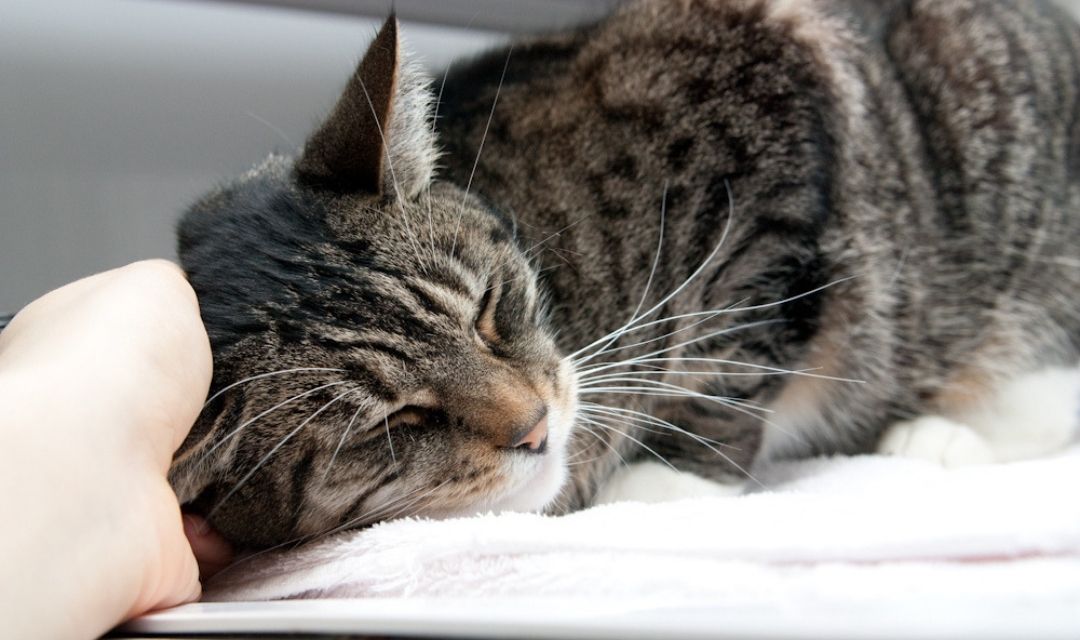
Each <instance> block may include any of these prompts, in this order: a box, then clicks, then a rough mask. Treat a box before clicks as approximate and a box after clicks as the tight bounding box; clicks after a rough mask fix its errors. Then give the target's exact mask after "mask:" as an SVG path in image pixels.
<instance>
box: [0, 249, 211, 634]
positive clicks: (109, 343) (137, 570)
mask: <svg viewBox="0 0 1080 640" xmlns="http://www.w3.org/2000/svg"><path fill="white" fill-rule="evenodd" d="M211 367H212V361H211V356H210V345H209V341H208V339H207V336H206V331H205V329H204V328H203V325H202V322H201V320H200V318H199V307H198V302H197V301H196V298H195V294H194V292H193V291H192V290H191V287H190V286H188V283H187V281H186V280H185V278H184V275H183V273H182V272H181V271H180V269H179V268H178V267H177V266H175V265H173V264H171V263H169V262H165V261H148V262H139V263H135V264H132V265H128V266H127V267H123V268H120V269H114V270H112V271H108V272H105V273H101V274H98V275H95V276H91V277H89V278H85V279H83V280H79V281H77V282H74V283H72V284H69V285H67V286H64V287H62V288H60V289H57V290H55V291H52V292H51V293H48V294H46V295H45V296H43V297H41V298H39V299H38V300H36V301H34V302H33V303H31V304H30V305H28V306H27V307H26V308H25V309H23V310H22V311H21V312H20V313H19V314H18V316H16V318H15V319H14V320H13V321H12V323H11V325H10V326H9V327H8V328H7V329H6V330H5V331H4V332H3V333H0V495H3V496H4V501H5V505H4V506H5V509H4V511H5V513H6V517H5V518H4V524H5V526H4V527H3V534H0V571H2V573H3V580H0V620H3V621H4V628H5V630H4V634H5V635H9V637H13V638H95V637H97V636H99V635H101V634H102V633H104V632H106V631H107V630H108V629H110V628H111V627H113V626H114V625H116V624H117V623H119V622H121V621H123V620H126V619H129V618H131V617H133V616H136V615H139V614H141V613H144V612H147V611H151V610H154V609H159V608H163V607H168V606H172V605H177V604H181V603H185V602H191V601H193V600H196V599H198V597H199V594H200V582H199V577H200V569H202V572H203V574H204V575H207V574H209V573H212V572H213V571H214V570H216V569H218V568H220V567H221V566H223V565H224V564H226V563H227V562H228V561H229V558H230V555H231V551H230V549H229V547H228V545H227V544H226V543H225V542H224V541H223V540H222V539H221V538H220V537H218V536H217V535H216V534H215V533H213V532H212V531H209V530H208V528H207V527H206V525H205V522H203V521H201V520H199V519H197V518H195V517H193V516H187V515H183V514H182V513H181V510H180V505H179V504H178V502H177V499H176V496H175V494H173V492H172V489H171V488H170V486H169V484H168V482H167V481H166V473H167V471H168V467H169V462H170V460H171V459H172V456H173V453H174V452H175V451H176V449H177V448H178V447H179V446H180V444H181V442H183V440H184V438H185V436H186V435H187V433H188V430H189V429H190V428H191V425H192V423H193V422H194V421H195V418H196V416H197V415H198V413H199V411H200V409H201V407H202V403H203V401H204V400H205V398H206V392H207V389H208V387H209V385H210V377H211Z"/></svg>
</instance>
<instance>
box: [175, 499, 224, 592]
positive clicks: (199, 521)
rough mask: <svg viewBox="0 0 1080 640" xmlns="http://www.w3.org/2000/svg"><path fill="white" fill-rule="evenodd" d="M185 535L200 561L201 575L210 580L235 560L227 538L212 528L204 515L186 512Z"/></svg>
mask: <svg viewBox="0 0 1080 640" xmlns="http://www.w3.org/2000/svg"><path fill="white" fill-rule="evenodd" d="M184 535H186V536H187V539H188V544H190V545H191V551H192V552H193V553H194V554H195V559H196V560H197V561H198V563H199V575H200V576H201V577H202V579H203V580H208V579H210V578H212V577H213V576H214V574H216V573H217V572H219V571H221V570H222V569H224V568H225V567H227V566H228V565H229V564H230V563H231V562H232V560H233V548H232V545H231V544H229V543H228V541H227V540H225V538H223V537H221V535H220V534H219V533H218V532H217V531H214V530H213V529H211V528H210V523H208V522H207V521H206V520H205V519H204V518H203V517H202V516H197V515H195V514H193V513H185V514H184Z"/></svg>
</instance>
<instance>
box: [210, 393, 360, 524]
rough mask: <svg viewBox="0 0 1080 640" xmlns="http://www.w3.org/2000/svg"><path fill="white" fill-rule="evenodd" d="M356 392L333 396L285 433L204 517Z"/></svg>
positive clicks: (215, 510) (213, 511)
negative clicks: (305, 429) (317, 418)
mask: <svg viewBox="0 0 1080 640" xmlns="http://www.w3.org/2000/svg"><path fill="white" fill-rule="evenodd" d="M358 391H359V389H349V390H348V391H346V392H344V393H341V394H339V395H337V396H335V397H334V399H333V400H330V401H329V402H327V403H326V404H324V405H323V406H321V407H319V409H318V410H316V411H315V412H314V413H312V414H311V415H310V416H308V417H307V418H305V419H304V421H303V422H301V423H300V425H299V426H297V427H296V428H295V429H293V430H292V431H290V432H289V433H287V434H286V435H285V436H284V437H283V438H282V439H281V440H280V441H278V443H277V444H276V445H274V446H273V448H271V449H270V451H269V452H268V453H267V454H266V455H265V456H263V457H262V458H261V459H260V460H259V462H258V463H256V464H255V466H254V467H252V468H251V470H250V471H248V472H247V473H246V474H245V475H244V476H243V477H242V478H240V480H239V481H238V482H237V483H236V484H235V485H233V488H232V489H230V490H229V492H228V493H226V494H225V497H224V498H222V499H221V500H218V501H217V503H216V504H215V505H214V507H213V508H212V509H211V510H210V513H209V514H207V516H206V517H207V518H212V517H213V516H214V514H215V513H216V512H217V511H218V509H220V508H221V506H222V505H223V504H225V502H227V501H228V499H229V498H231V497H232V496H233V495H235V494H236V492H237V491H239V490H240V488H241V487H242V486H244V484H245V483H246V482H247V481H248V480H250V479H251V477H252V476H253V475H255V472H257V471H258V470H259V469H261V468H262V466H263V465H264V464H266V463H267V462H268V461H269V460H270V458H272V457H273V456H274V454H275V453H277V452H278V450H280V449H281V447H283V446H285V444H286V443H287V442H288V441H289V440H291V439H292V437H293V436H295V435H296V434H297V433H299V432H300V430H301V429H303V428H304V427H306V426H307V425H308V423H310V422H311V421H312V420H314V419H315V418H316V417H318V416H319V414H321V413H322V412H323V411H326V410H327V409H329V408H330V407H331V406H333V405H334V403H336V402H337V401H338V400H341V399H342V398H344V397H345V396H348V395H350V394H353V393H356V392H358Z"/></svg>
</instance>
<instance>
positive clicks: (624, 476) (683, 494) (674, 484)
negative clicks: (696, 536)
mask: <svg viewBox="0 0 1080 640" xmlns="http://www.w3.org/2000/svg"><path fill="white" fill-rule="evenodd" d="M742 492H743V486H742V485H741V484H725V483H722V482H716V481H714V480H707V479H705V478H702V477H701V476H698V475H694V474H693V473H687V472H685V471H676V470H675V469H672V468H671V467H668V466H667V465H663V464H660V463H659V462H652V461H648V462H637V463H634V464H630V465H625V466H622V467H619V468H618V469H617V470H616V471H615V473H613V474H611V477H609V478H608V479H607V482H605V483H604V484H603V486H601V487H600V491H599V492H597V494H596V498H595V499H594V500H593V504H610V503H612V502H625V501H633V502H647V503H655V502H671V501H674V500H682V499H683V498H700V497H707V496H735V495H739V494H741V493H742Z"/></svg>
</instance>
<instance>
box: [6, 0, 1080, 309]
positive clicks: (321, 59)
mask: <svg viewBox="0 0 1080 640" xmlns="http://www.w3.org/2000/svg"><path fill="white" fill-rule="evenodd" d="M1067 1H1068V2H1069V3H1070V4H1071V5H1072V6H1073V8H1074V9H1075V8H1076V7H1077V5H1080V0H1067ZM612 2H614V0H396V1H395V0H233V1H232V2H226V1H222V0H200V1H194V0H193V1H183V0H0V313H4V312H11V311H15V310H17V309H18V307H20V306H22V305H23V304H25V303H27V302H29V301H30V300H32V299H33V298H34V297H36V296H38V295H40V294H41V293H44V292H45V291H47V290H49V289H51V288H53V287H56V286H59V285H61V284H63V283H65V282H67V281H70V280H72V279H75V278H77V277H80V276H82V275H86V274H89V273H93V272H95V271H100V270H102V269H106V268H109V267H114V266H118V265H121V264H125V263H127V262H130V261H132V260H135V259H138V258H147V257H158V256H164V257H172V256H173V254H174V250H173V225H174V223H175V220H176V218H177V216H178V215H179V213H180V212H181V211H182V210H183V208H184V207H185V206H186V205H187V204H188V203H190V202H191V201H192V200H193V199H194V198H195V197H196V196H198V194H200V193H201V192H203V191H204V190H206V189H207V188H208V187H209V186H211V185H212V184H213V183H214V182H216V181H218V180H221V179H222V178H223V177H225V176H230V175H235V174H236V173H238V172H241V171H243V170H245V169H247V168H248V167H249V166H250V165H251V164H253V163H254V162H256V161H257V160H258V159H260V158H262V157H264V156H265V155H266V154H267V153H268V152H270V151H273V150H282V151H286V150H291V149H295V148H296V147H298V146H299V145H300V144H301V143H302V142H303V139H304V136H305V134H306V132H307V131H309V130H310V128H311V127H312V126H313V125H314V124H315V123H316V122H317V120H318V118H319V116H320V115H321V114H323V113H325V111H326V110H327V109H328V108H329V107H330V106H331V105H332V103H333V101H334V99H335V98H336V96H337V92H338V90H339V89H340V87H341V86H342V85H343V83H344V81H345V79H346V78H347V77H348V75H349V74H350V73H351V72H352V69H353V67H354V65H355V64H356V61H357V60H358V58H359V56H360V55H361V54H362V52H363V50H364V48H365V46H366V44H367V42H368V40H369V39H370V38H371V36H372V35H373V33H374V31H375V28H376V27H377V25H378V24H379V22H380V20H379V19H378V18H365V17H360V16H363V15H364V14H369V15H371V14H373V15H376V16H384V15H385V13H386V11H387V8H388V7H389V6H391V4H395V6H396V7H397V9H398V11H399V13H400V15H401V16H402V17H403V18H410V19H411V21H408V20H407V21H405V24H404V34H405V37H406V39H407V40H408V42H409V44H410V45H411V47H412V48H413V49H414V50H416V51H417V52H418V53H419V54H420V55H421V56H422V57H423V58H424V59H425V60H426V62H427V63H428V65H429V66H430V67H432V68H433V69H435V68H441V67H442V66H443V65H444V64H445V63H446V62H447V61H448V60H450V59H452V58H455V57H458V56H461V55H466V54H468V53H470V52H473V51H476V50H479V49H483V48H486V47H489V46H491V45H493V44H494V43H496V42H498V41H500V40H502V39H504V38H505V37H506V36H505V35H504V34H505V33H508V32H516V31H528V30H533V29H541V28H551V27H555V26H559V25H562V24H566V23H569V22H574V21H580V20H586V19H590V18H592V17H594V16H596V15H598V14H599V13H602V12H603V11H604V10H605V6H606V5H609V4H611V3H612ZM260 4H263V5H274V7H273V8H267V7H265V6H260ZM282 7H304V8H305V9H307V10H303V11H301V10H292V9H289V8H282ZM313 9H320V10H333V11H338V12H340V13H338V14H334V13H326V12H319V11H315V10H313ZM418 20H423V21H427V22H432V23H439V24H438V25H436V24H421V23H420V22H418ZM481 27H482V28H481Z"/></svg>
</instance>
